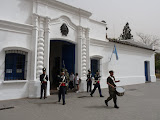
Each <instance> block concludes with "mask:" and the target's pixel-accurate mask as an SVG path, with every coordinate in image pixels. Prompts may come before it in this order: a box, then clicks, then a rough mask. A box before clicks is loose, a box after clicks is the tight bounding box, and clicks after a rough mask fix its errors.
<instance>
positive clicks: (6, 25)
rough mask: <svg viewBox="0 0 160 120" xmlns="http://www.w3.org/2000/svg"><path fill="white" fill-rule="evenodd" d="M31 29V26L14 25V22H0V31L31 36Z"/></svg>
mask: <svg viewBox="0 0 160 120" xmlns="http://www.w3.org/2000/svg"><path fill="white" fill-rule="evenodd" d="M32 28H33V26H32V25H27V24H20V23H15V22H11V21H6V20H0V30H4V31H10V32H18V33H22V34H29V35H31V33H32Z"/></svg>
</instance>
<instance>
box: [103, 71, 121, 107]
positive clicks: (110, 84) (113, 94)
mask: <svg viewBox="0 0 160 120" xmlns="http://www.w3.org/2000/svg"><path fill="white" fill-rule="evenodd" d="M109 74H110V76H109V77H108V78H107V84H108V89H109V95H110V96H109V97H108V98H107V99H106V100H105V104H106V106H108V102H109V101H110V100H111V99H112V98H113V102H114V107H115V108H119V107H118V106H117V95H116V84H115V83H116V82H120V81H119V80H118V81H116V80H115V77H114V72H113V70H111V71H109Z"/></svg>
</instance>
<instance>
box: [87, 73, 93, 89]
mask: <svg viewBox="0 0 160 120" xmlns="http://www.w3.org/2000/svg"><path fill="white" fill-rule="evenodd" d="M86 81H87V92H88V89H89V88H90V90H89V92H91V90H92V74H91V71H90V70H88V74H87V80H86Z"/></svg>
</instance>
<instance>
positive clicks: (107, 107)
mask: <svg viewBox="0 0 160 120" xmlns="http://www.w3.org/2000/svg"><path fill="white" fill-rule="evenodd" d="M84 108H96V109H102V108H105V109H114V107H111V106H105V105H103V106H86V107H84Z"/></svg>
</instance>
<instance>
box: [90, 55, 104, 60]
mask: <svg viewBox="0 0 160 120" xmlns="http://www.w3.org/2000/svg"><path fill="white" fill-rule="evenodd" d="M102 58H103V56H101V55H93V56H90V59H98V60H99V59H102Z"/></svg>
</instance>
